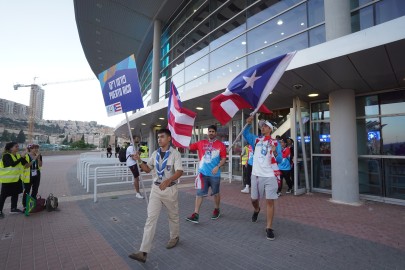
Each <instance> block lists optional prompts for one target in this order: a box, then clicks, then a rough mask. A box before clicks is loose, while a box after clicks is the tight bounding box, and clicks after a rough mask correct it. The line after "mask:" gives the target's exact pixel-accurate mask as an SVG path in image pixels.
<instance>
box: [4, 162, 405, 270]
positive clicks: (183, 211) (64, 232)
mask: <svg viewBox="0 0 405 270" xmlns="http://www.w3.org/2000/svg"><path fill="white" fill-rule="evenodd" d="M77 158H78V156H55V157H44V164H45V165H44V169H43V177H42V180H41V186H40V194H42V195H44V196H45V195H48V193H50V192H52V193H54V194H55V195H56V196H58V197H59V199H60V206H59V207H60V210H59V211H57V212H46V211H44V212H41V213H37V214H32V215H30V216H29V217H25V216H23V215H12V214H9V213H8V212H9V210H8V209H9V208H10V206H9V199H8V200H7V202H6V206H5V209H4V210H5V214H6V217H5V218H4V219H2V220H0V236H1V239H0V269H7V270H9V269H24V270H26V269H208V268H211V269H345V270H347V269H405V207H404V206H396V205H388V204H381V203H375V202H365V203H364V204H363V205H362V206H359V207H353V206H345V205H338V204H334V203H331V202H329V199H330V196H329V195H324V194H312V195H302V196H298V197H297V196H292V195H283V196H282V197H281V198H280V199H279V200H278V201H277V202H276V217H275V224H274V229H275V234H276V240H275V241H268V240H266V237H265V231H264V229H265V218H264V215H263V214H262V213H261V214H260V215H259V219H258V223H251V222H250V217H251V214H252V209H251V205H250V199H249V195H247V194H241V193H240V189H241V185H240V183H239V182H234V183H232V184H229V183H228V182H223V183H222V184H221V193H222V206H221V213H222V215H221V217H220V218H219V219H218V220H216V221H212V220H211V219H210V215H211V212H212V210H213V202H212V198H207V199H206V200H205V201H204V203H203V205H202V211H201V214H200V223H199V224H192V223H188V222H187V221H185V217H186V216H188V215H189V214H190V213H191V212H192V211H193V209H194V195H195V191H194V189H193V188H192V187H190V186H191V185H192V182H191V181H183V182H182V184H181V189H180V193H179V197H180V215H181V224H180V226H181V236H180V243H179V245H178V246H177V247H176V248H174V249H171V250H167V249H166V248H165V245H166V242H167V240H168V238H169V230H168V222H167V213H166V212H165V211H164V209H163V211H162V214H161V217H160V218H159V223H158V227H157V231H156V236H155V239H154V247H153V249H152V252H151V253H150V254H149V255H148V260H147V262H146V263H145V264H141V263H138V262H135V261H132V260H130V259H129V258H128V257H127V256H128V254H129V253H131V252H133V251H134V250H137V249H138V248H139V245H140V242H141V239H142V234H143V225H144V223H145V219H146V202H145V200H139V199H136V198H135V196H134V192H133V191H132V186H131V185H129V184H128V185H117V186H110V187H104V189H101V190H100V191H101V192H102V194H100V196H99V202H98V203H93V200H92V196H91V195H88V194H86V193H85V192H84V190H83V189H82V188H81V186H80V184H79V182H78V181H77V180H76V166H75V165H76V159H77ZM263 208H264V206H263ZM263 212H264V211H263Z"/></svg>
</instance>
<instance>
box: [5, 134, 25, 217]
mask: <svg viewBox="0 0 405 270" xmlns="http://www.w3.org/2000/svg"><path fill="white" fill-rule="evenodd" d="M18 150H19V146H18V143H16V142H9V143H7V144H6V146H5V147H4V153H3V156H2V162H3V166H4V168H7V167H16V166H18V165H19V164H22V165H23V166H24V167H29V166H31V165H32V164H30V163H28V162H27V161H26V160H25V158H24V156H25V153H24V154H23V155H22V156H19V157H18V158H17V160H16V161H14V160H13V158H12V155H13V156H14V157H17V154H18ZM22 191H23V184H22V181H21V178H20V179H19V180H18V181H17V182H13V183H2V185H1V193H0V218H3V217H4V214H3V207H4V202H5V201H6V199H7V197H9V196H11V211H10V212H11V213H23V211H22V210H20V209H18V208H17V202H18V195H19V194H20V193H21V192H22Z"/></svg>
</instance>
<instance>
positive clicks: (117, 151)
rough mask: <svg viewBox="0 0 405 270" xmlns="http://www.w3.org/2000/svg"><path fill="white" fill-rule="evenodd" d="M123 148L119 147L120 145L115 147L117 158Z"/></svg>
mask: <svg viewBox="0 0 405 270" xmlns="http://www.w3.org/2000/svg"><path fill="white" fill-rule="evenodd" d="M120 149H121V147H120V146H119V144H117V146H116V147H115V157H116V158H117V157H118V153H119V152H120Z"/></svg>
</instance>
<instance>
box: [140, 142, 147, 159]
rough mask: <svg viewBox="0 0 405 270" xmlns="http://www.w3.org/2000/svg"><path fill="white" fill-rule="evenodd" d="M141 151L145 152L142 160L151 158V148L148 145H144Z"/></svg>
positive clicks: (142, 153) (142, 154)
mask: <svg viewBox="0 0 405 270" xmlns="http://www.w3.org/2000/svg"><path fill="white" fill-rule="evenodd" d="M141 149H142V150H143V152H141V156H140V158H148V157H149V148H148V147H147V146H146V145H142V146H141Z"/></svg>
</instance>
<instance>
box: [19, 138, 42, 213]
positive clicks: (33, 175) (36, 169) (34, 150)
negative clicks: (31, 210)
mask: <svg viewBox="0 0 405 270" xmlns="http://www.w3.org/2000/svg"><path fill="white" fill-rule="evenodd" d="M27 150H28V153H27V154H26V155H27V156H28V158H29V160H30V162H32V165H31V167H30V182H29V183H24V193H23V201H22V204H23V206H24V208H25V207H26V202H27V194H30V192H31V197H33V198H34V199H36V198H37V194H38V189H39V184H40V182H41V170H40V169H41V167H42V155H41V154H40V153H39V145H38V144H32V145H28V147H27ZM31 188H32V191H31Z"/></svg>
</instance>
